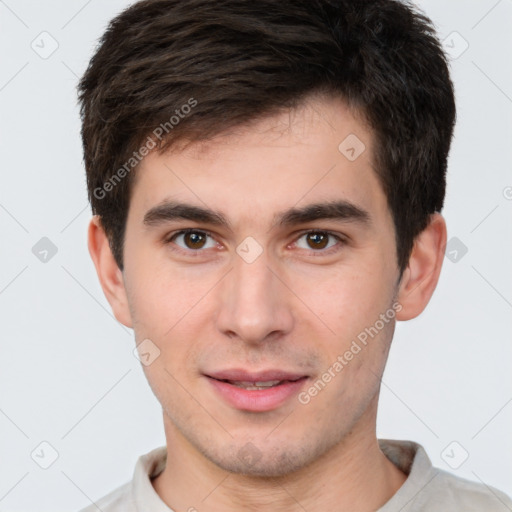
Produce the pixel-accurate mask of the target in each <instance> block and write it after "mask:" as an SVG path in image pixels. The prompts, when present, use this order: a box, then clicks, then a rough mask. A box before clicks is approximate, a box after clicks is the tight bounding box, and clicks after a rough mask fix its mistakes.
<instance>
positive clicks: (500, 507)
mask: <svg viewBox="0 0 512 512" xmlns="http://www.w3.org/2000/svg"><path fill="white" fill-rule="evenodd" d="M379 445H380V448H381V450H382V451H383V453H384V454H385V455H386V457H387V458H388V459H389V460H390V461H391V462H393V464H395V466H397V467H398V468H400V469H401V470H402V471H403V472H404V473H405V474H407V475H408V477H407V480H406V481H405V482H404V483H403V485H402V486H401V487H400V489H398V491H397V492H396V493H395V495H394V496H393V497H392V498H391V499H390V500H389V501H388V502H387V503H386V504H384V505H383V506H382V507H381V508H379V509H378V510H377V511H376V512H477V511H478V512H507V511H512V500H511V499H510V498H509V497H508V496H507V495H505V494H504V493H502V492H501V491H498V490H497V489H494V488H493V487H490V486H487V485H485V484H482V483H476V482H471V481H469V480H465V479H463V478H460V477H457V476H455V475H452V474H451V473H448V472H446V471H443V470H441V469H438V468H435V467H433V466H432V463H431V461H430V459H429V458H428V456H427V454H426V452H425V450H424V448H423V447H422V446H421V445H419V444H418V443H414V442H412V441H395V440H390V439H379ZM166 459H167V453H166V447H165V446H162V447H159V448H156V449H154V450H152V451H151V452H149V453H147V454H146V455H142V456H141V457H140V458H139V460H138V461H137V464H136V466H135V471H134V474H133V479H132V481H131V482H127V483H126V484H124V485H122V486H121V487H118V488H117V489H115V490H114V491H112V492H111V493H109V494H107V495H106V496H104V497H103V498H102V499H100V500H99V501H97V502H96V503H93V504H92V505H90V506H88V507H87V508H85V509H83V510H81V511H80V512H98V509H99V510H100V511H101V512H173V510H172V509H171V508H169V507H168V506H167V505H166V504H165V503H164V502H163V501H162V500H161V498H160V496H158V494H157V493H156V492H155V490H154V489H153V486H152V485H151V478H154V477H156V476H157V475H159V474H160V473H161V472H162V471H163V469H164V468H165V465H166V462H167V460H166Z"/></svg>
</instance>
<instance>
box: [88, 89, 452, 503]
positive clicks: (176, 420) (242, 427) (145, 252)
mask: <svg viewBox="0 0 512 512" xmlns="http://www.w3.org/2000/svg"><path fill="white" fill-rule="evenodd" d="M349 134H356V135H357V137H358V138H359V139H360V140H361V141H363V143H364V144H365V146H366V149H365V151H364V152H363V153H362V154H361V155H360V156H359V157H358V158H357V159H356V160H355V161H353V162H351V161H349V160H348V159H347V158H346V157H345V155H343V154H342V153H341V152H340V151H339V150H338V146H339V144H340V143H341V142H342V141H343V140H344V139H345V138H346V137H347V136H348V135H349ZM373 144H374V143H373V136H372V132H371V130H370V129H369V128H368V127H367V125H366V124H365V123H364V122H363V120H362V119H361V118H360V117H359V116H357V115H356V113H354V112H352V111H351V110H349V108H348V107H347V106H346V105H345V103H343V102H342V101H341V100H339V99H333V98H326V97H315V98H310V99H309V101H307V102H304V103H303V104H302V105H301V107H300V108H298V109H296V110H294V111H291V112H290V111H286V112H283V113H282V114H279V115H275V116H273V117H269V118H266V119H264V120H260V121H258V122H256V123H252V124H250V125H247V126H245V127H241V128H239V129H237V130H236V131H232V132H231V133H229V134H223V135H219V136H217V137H215V138H213V139H211V140H209V141H207V142H202V143H197V142H196V143H192V144H190V145H188V146H187V147H186V148H180V149H175V150H171V151H170V152H168V153H167V154H163V155H162V154H157V153H154V152H153V153H151V154H150V155H148V156H147V157H146V158H145V159H144V160H143V162H142V163H141V166H140V169H139V170H138V171H137V179H136V181H135V184H134V188H133V195H132V199H131V203H130V209H129V213H128V220H127V226H126V241H125V248H124V270H123V271H122V272H121V271H120V270H119V268H118V267H117V265H116V263H115V261H114V259H113V257H112V254H111V251H110V248H109V245H108V240H107V238H106V236H105V233H104V231H103V229H102V228H101V222H100V220H99V219H98V218H97V217H94V218H93V219H92V221H91V223H90V227H89V250H90V253H91V257H92V259H93V261H94V263H95V266H96V269H97V272H98V276H99V279H100V281H101V285H102V287H103V290H104V292H105V295H106V297H107V299H108V300H109V302H110V304H111V306H112V309H113V312H114V314H115V316H116V318H117V319H118V320H119V321H120V322H121V323H123V324H124V325H126V326H128V327H131V328H133V329H134V332H135V338H136V341H137V343H140V342H141V341H142V340H144V339H147V338H148V339H150V340H151V341H152V342H153V343H154V344H155V345H156V346H157V347H158V348H159V350H160V356H159V357H158V358H156V359H155V360H154V362H152V364H150V365H149V366H144V367H143V368H144V371H145V373H146V376H147V378H148V381H149V383H150V385H151V388H152V390H153V392H154V393H155V395H156V397H157V399H158V400H159V402H160V403H161V405H162V409H163V418H164V427H165V434H166V440H167V449H168V460H170V461H172V464H168V465H167V467H166V468H165V470H164V471H163V472H162V473H161V474H160V475H159V476H158V477H157V478H155V479H154V480H153V482H152V483H153V487H154V489H155V490H156V492H157V493H158V494H159V496H160V497H161V499H162V500H163V501H164V502H165V503H166V504H167V505H168V506H169V507H171V508H172V509H173V510H176V511H182V510H183V511H186V510H193V509H191V507H195V509H197V510H198V511H200V512H203V511H214V510H223V511H226V512H229V511H232V510H233V511H234V510H241V508H243V509H244V510H248V511H253V510H254V511H256V510H258V511H262V510H272V511H299V510H301V511H303V510H304V509H305V510H308V511H310V512H313V511H320V510H338V511H350V512H353V511H354V510H357V511H361V512H363V511H371V510H376V509H377V508H379V507H380V506H382V505H383V504H384V503H386V502H387V501H388V500H389V499H390V498H391V497H392V496H393V494H395V492H396V491H397V490H398V489H399V487H400V486H401V485H402V484H403V482H404V481H405V479H406V475H405V474H404V473H402V472H401V471H400V470H399V469H398V468H397V467H395V466H394V465H393V464H392V463H391V462H390V461H389V460H388V459H387V458H386V457H385V455H384V454H383V453H382V451H381V450H380V448H379V446H378V442H377V438H376V431H375V428H376V413H377V404H378V397H379V390H380V378H381V377H382V373H383V371H384V366H385V363H386V359H387V356H388V352H389V348H390V344H391V340H392V337H393V332H394V328H395V320H408V319H411V318H414V317H416V316H417V315H419V314H420V313H421V312H422V311H423V309H424V308H425V307H426V305H427V303H428V301H429V300H430V297H431V295H432V293H433V291H434V289H435V287H436V284H437V281H438V278H439V274H440V271H441V265H442V261H443V248H444V245H445V244H446V225H445V222H444V219H443V217H442V216H441V215H440V214H434V215H432V216H431V221H430V223H429V225H428V226H427V228H426V229H425V230H424V231H423V232H422V233H421V234H420V235H419V236H418V237H417V239H416V241H415V246H414V249H413V252H412V254H411V258H410V261H409V265H408V267H407V269H406V270H405V271H404V273H403V275H402V278H401V279H400V273H399V269H398V267H397V263H396V261H397V260H396V246H395V238H394V225H393V222H392V217H391V213H390V211H389V209H388V206H387V202H386V197H385V195H384V192H383V189H382V187H381V185H380V183H379V181H378V179H377V177H376V174H375V171H374V170H373V168H372V155H373V154H374V149H373ZM169 199H170V200H173V201H180V202H185V203H189V204H193V205H196V206H200V207H204V208H206V207H208V208H210V209H213V210H216V211H219V212H221V213H222V214H223V215H224V216H225V217H226V218H227V219H228V220H229V222H230V224H231V227H230V228H227V227H225V226H212V225H209V224H206V223H203V222H193V221H189V220H179V219H178V220H172V221H168V222H164V223H161V224H158V225H154V226H146V225H144V222H143V219H144V215H145V213H146V212H147V211H148V210H149V209H151V208H153V207H154V206H156V205H159V204H161V203H162V201H164V200H169ZM339 199H343V200H346V201H350V202H351V203H353V204H355V205H357V206H359V207H360V208H362V209H364V210H366V211H367V212H368V214H369V219H370V222H369V223H367V224H365V223H361V222H357V221H354V220H353V219H352V220H339V219H320V220H316V221H313V222H308V223H304V224H299V225H293V226H286V227H279V226H275V227H272V219H273V216H274V215H275V214H278V213H279V212H281V211H283V210H285V209H287V208H292V207H302V206H306V205H308V204H311V203H316V202H320V201H326V200H339ZM185 228H195V229H198V230H207V231H209V232H210V233H211V234H212V238H209V237H208V236H207V237H206V239H204V240H203V239H202V238H200V240H201V241H203V244H204V248H201V246H200V247H199V249H198V248H196V247H197V245H194V242H193V241H191V240H190V238H186V237H183V236H181V237H178V238H177V239H174V242H168V243H166V242H165V240H166V239H168V238H169V236H170V235H172V234H173V233H176V232H177V231H179V230H180V229H185ZM313 229H314V230H319V231H322V230H323V231H326V230H328V231H330V232H332V233H334V234H335V235H338V236H340V237H343V240H344V241H339V240H337V239H336V238H328V244H327V245H328V247H326V248H323V246H322V247H321V248H320V249H319V248H318V246H317V245H315V243H314V241H313V242H312V241H311V240H310V239H309V238H308V237H307V235H305V234H304V231H306V232H307V231H308V230H313ZM248 236H251V237H253V238H254V239H255V240H256V241H257V242H258V244H259V246H260V247H261V248H262V250H263V252H262V253H261V254H260V255H259V257H258V258H257V259H256V260H255V261H254V262H252V263H247V262H246V261H244V259H242V258H241V257H240V256H239V255H238V254H237V252H236V248H237V246H238V245H239V244H240V243H241V242H242V241H243V240H244V239H245V238H246V237H248ZM195 240H196V243H197V238H196V239H195ZM180 248H181V250H182V252H178V250H179V249H180ZM333 248H334V249H333ZM173 249H174V250H173ZM333 250H334V252H332V251H333ZM329 251H331V252H329ZM397 303H398V304H399V307H400V311H399V312H397V313H396V316H395V318H394V319H393V320H392V321H389V322H388V323H386V324H385V326H384V327H383V328H382V329H381V330H380V331H379V332H378V334H377V335H376V336H375V337H373V338H371V339H370V341H369V342H368V344H367V346H365V347H364V348H363V349H362V350H361V351H360V352H359V353H358V354H357V355H355V356H354V357H353V359H352V360H351V361H349V362H348V363H347V365H346V366H344V367H343V369H342V371H339V372H338V373H336V376H335V377H334V378H332V379H331V381H330V382H329V383H328V384H327V385H326V386H325V388H324V389H323V390H322V391H320V392H319V393H318V394H317V395H316V396H315V397H314V398H312V399H311V401H310V402H309V403H307V404H301V403H300V402H299V401H298V400H297V399H296V397H294V398H293V399H291V400H289V401H287V402H285V403H284V404H283V405H282V406H280V407H278V408H276V409H275V410H272V411H267V412H248V411H243V410H238V409H236V408H234V407H232V406H231V405H229V404H227V403H226V402H225V401H223V399H222V398H221V397H220V396H219V395H218V394H217V393H216V392H215V390H214V389H213V387H212V385H211V383H210V382H209V381H208V379H207V378H206V377H204V376H203V375H202V373H203V372H208V371H210V372H211V371H215V370H221V369H228V368H244V369H248V370H250V371H257V370H261V369H268V368H272V369H282V370H288V371H292V372H299V373H303V374H308V375H309V376H310V382H309V383H308V384H307V385H306V386H305V389H308V388H309V386H310V385H311V383H312V382H314V381H316V380H317V379H318V378H319V377H320V376H321V375H322V374H323V373H324V372H325V371H326V370H327V369H328V368H329V367H332V365H333V363H334V362H335V361H336V360H337V357H338V356H339V355H340V354H341V355H342V354H344V353H345V352H346V351H347V350H348V349H349V348H350V346H351V343H352V342H353V340H355V339H356V338H357V335H358V334H359V333H361V332H362V331H364V329H365V328H367V327H369V326H372V325H374V324H375V323H376V321H377V320H378V319H379V315H381V314H382V313H385V312H386V311H387V310H390V309H391V310H393V304H395V305H396V304H397ZM248 442H250V443H251V444H252V448H251V449H253V450H254V451H255V452H256V453H257V454H258V457H259V458H258V457H255V459H257V460H256V461H255V462H253V463H252V464H248V463H247V462H246V461H245V460H244V459H243V458H242V457H240V453H243V450H244V449H245V450H247V448H244V447H246V445H247V443H248ZM241 450H242V452H241Z"/></svg>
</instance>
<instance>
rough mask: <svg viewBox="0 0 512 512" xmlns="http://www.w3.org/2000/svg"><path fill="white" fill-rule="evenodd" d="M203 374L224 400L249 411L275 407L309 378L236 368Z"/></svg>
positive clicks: (298, 390) (294, 393)
mask: <svg viewBox="0 0 512 512" xmlns="http://www.w3.org/2000/svg"><path fill="white" fill-rule="evenodd" d="M205 377H206V378H207V379H208V381H209V383H210V384H211V386H212V388H213V389H214V391H215V392H216V394H217V395H218V396H220V397H221V398H222V399H223V400H224V402H227V403H228V404H229V405H230V406H232V407H234V408H236V409H239V410H245V411H252V412H265V411H270V410H273V409H277V408H278V407H280V406H282V405H283V404H284V403H285V402H288V401H289V400H290V399H291V398H292V397H293V396H295V395H296V394H297V393H299V392H300V390H301V389H302V387H303V386H304V384H305V382H306V381H307V380H308V379H309V376H307V375H298V374H291V373H284V372H279V371H266V372H259V373H258V374H254V373H253V374H249V373H248V372H244V371H237V370H234V371H229V372H222V373H215V374H213V375H212V374H210V375H205Z"/></svg>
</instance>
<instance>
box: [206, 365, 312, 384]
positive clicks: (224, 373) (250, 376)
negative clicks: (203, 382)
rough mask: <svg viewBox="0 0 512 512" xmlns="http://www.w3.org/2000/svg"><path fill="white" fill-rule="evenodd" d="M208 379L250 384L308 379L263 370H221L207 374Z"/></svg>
mask: <svg viewBox="0 0 512 512" xmlns="http://www.w3.org/2000/svg"><path fill="white" fill-rule="evenodd" d="M205 375H206V376H207V377H213V378H214V379H217V380H236V381H248V382H265V381H269V380H297V379H300V378H302V377H307V375H304V374H303V373H294V372H285V371H283V370H272V369H270V370H261V371H259V372H249V371H247V370H243V369H238V368H233V369H231V370H220V371H218V372H210V373H208V374H205Z"/></svg>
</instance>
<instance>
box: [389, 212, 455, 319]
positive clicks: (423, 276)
mask: <svg viewBox="0 0 512 512" xmlns="http://www.w3.org/2000/svg"><path fill="white" fill-rule="evenodd" d="M445 247H446V222H445V220H444V218H443V217H442V216H441V214H439V213H434V214H432V215H431V216H430V221H429V224H428V225H427V227H426V228H425V229H424V230H423V231H422V232H421V233H420V234H419V235H418V236H417V237H416V239H415V241H414V246H413V250H412V253H411V257H410V258H409V265H408V266H407V268H406V269H405V270H404V273H403V275H402V279H401V280H400V285H399V290H398V294H397V299H398V302H399V303H400V304H401V305H402V309H401V310H400V311H397V314H396V318H397V320H410V319H411V318H415V317H417V316H418V315H419V314H420V313H421V312H422V311H423V310H424V309H425V308H426V306H427V304H428V302H429V300H430V297H432V294H433V293H434V290H435V288H436V286H437V282H438V280H439V275H440V273H441V267H442V265H443V260H444V251H445Z"/></svg>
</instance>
